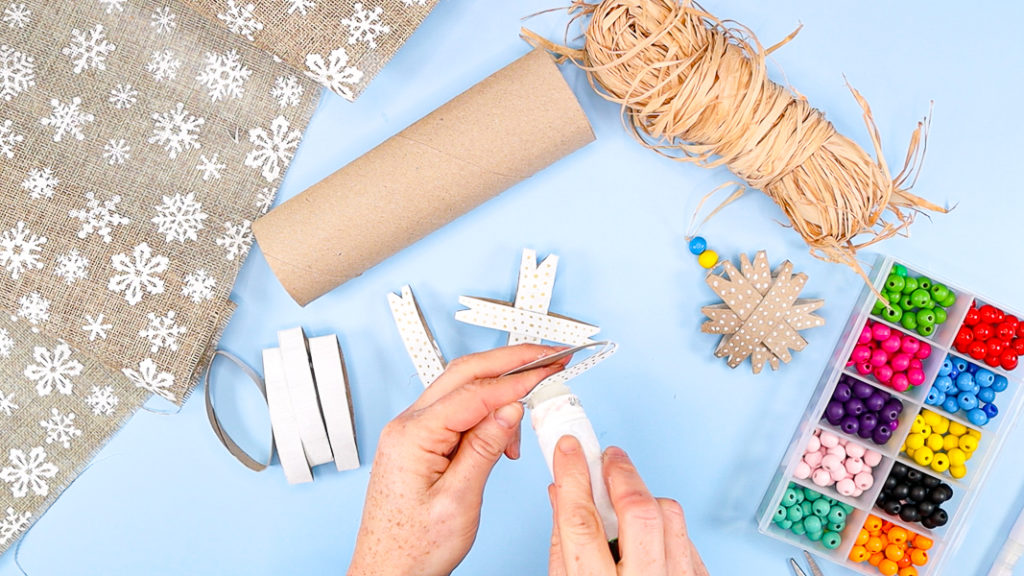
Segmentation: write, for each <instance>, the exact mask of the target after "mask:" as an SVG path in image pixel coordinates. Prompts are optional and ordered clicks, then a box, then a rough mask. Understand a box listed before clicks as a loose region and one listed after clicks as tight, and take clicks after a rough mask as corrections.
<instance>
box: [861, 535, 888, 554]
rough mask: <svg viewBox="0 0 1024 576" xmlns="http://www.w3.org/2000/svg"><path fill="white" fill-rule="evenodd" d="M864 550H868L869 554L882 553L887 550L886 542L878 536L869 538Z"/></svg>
mask: <svg viewBox="0 0 1024 576" xmlns="http://www.w3.org/2000/svg"><path fill="white" fill-rule="evenodd" d="M864 548H867V551H868V552H881V551H882V550H884V549H885V542H883V541H882V539H881V538H880V537H878V536H872V537H870V538H868V541H867V542H866V543H865V544H864Z"/></svg>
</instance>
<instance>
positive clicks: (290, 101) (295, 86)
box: [270, 76, 305, 108]
mask: <svg viewBox="0 0 1024 576" xmlns="http://www.w3.org/2000/svg"><path fill="white" fill-rule="evenodd" d="M304 91H305V89H304V88H303V87H302V85H301V84H299V79H298V78H296V77H295V76H278V77H277V79H276V80H274V87H273V88H271V89H270V95H271V96H272V97H273V98H274V99H276V100H277V105H278V106H280V107H281V108H285V107H288V106H297V105H298V104H299V101H300V99H301V98H302V93H303V92H304Z"/></svg>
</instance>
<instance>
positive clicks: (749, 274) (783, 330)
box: [700, 250, 825, 374]
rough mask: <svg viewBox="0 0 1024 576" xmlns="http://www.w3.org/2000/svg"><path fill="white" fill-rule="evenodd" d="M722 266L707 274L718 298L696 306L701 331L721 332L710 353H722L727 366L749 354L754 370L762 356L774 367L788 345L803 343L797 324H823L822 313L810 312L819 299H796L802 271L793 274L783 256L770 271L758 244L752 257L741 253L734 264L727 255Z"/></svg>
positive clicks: (761, 364)
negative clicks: (720, 270)
mask: <svg viewBox="0 0 1024 576" xmlns="http://www.w3.org/2000/svg"><path fill="white" fill-rule="evenodd" d="M722 267H723V269H724V271H723V273H722V274H721V275H718V274H708V276H707V283H708V286H710V287H711V289H712V290H714V292H715V294H718V296H719V297H720V298H721V299H722V303H720V304H714V305H711V306H705V307H703V308H702V309H701V311H702V312H703V313H704V315H706V316H707V317H708V318H709V320H707V321H706V322H704V324H703V325H702V326H701V328H700V329H701V332H704V333H705V334H721V335H722V340H721V341H720V342H719V343H718V347H717V348H715V357H716V358H725V357H728V359H727V360H726V363H727V364H728V365H729V367H730V368H735V367H737V366H739V365H740V364H741V363H742V362H743V361H744V360H746V359H747V358H748V357H749V358H750V363H751V365H752V367H753V370H754V374H758V373H760V372H761V369H762V368H764V365H765V362H767V363H768V364H769V365H770V366H771V367H772V370H778V369H779V366H780V364H779V361H780V360H781V361H782V362H787V363H788V362H789V361H790V360H791V359H792V354H791V353H790V350H791V349H792V350H796V351H800V350H803V349H804V348H805V347H806V346H807V340H804V338H803V336H801V335H800V330H804V329H806V328H813V327H816V326H824V325H825V319H824V318H822V317H820V316H817V315H815V314H814V311H815V310H817V309H818V308H821V307H822V306H823V305H824V304H825V301H824V300H820V299H813V300H809V299H797V296H799V295H800V291H801V290H803V288H804V285H805V284H807V275H806V274H803V273H800V274H793V264H792V263H791V262H789V261H788V260H787V261H785V262H783V263H782V265H780V266H779V267H778V268H776V269H775V271H774V272H773V271H772V269H771V266H770V265H769V264H768V255H767V254H766V253H765V252H764V250H762V251H760V252H758V253H757V255H756V256H754V262H753V263H751V262H750V259H749V258H748V257H747V255H746V254H741V255H740V269H739V270H737V269H736V266H734V265H733V264H732V262H729V261H724V262H722Z"/></svg>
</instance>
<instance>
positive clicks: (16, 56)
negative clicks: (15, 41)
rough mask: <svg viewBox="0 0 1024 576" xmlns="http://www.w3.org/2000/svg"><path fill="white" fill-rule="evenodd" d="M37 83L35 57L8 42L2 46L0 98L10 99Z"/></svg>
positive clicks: (0, 49)
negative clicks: (16, 48) (18, 49)
mask: <svg viewBox="0 0 1024 576" xmlns="http://www.w3.org/2000/svg"><path fill="white" fill-rule="evenodd" d="M35 85H36V72H35V59H34V58H32V57H31V56H28V55H26V54H22V53H21V52H18V51H17V50H15V49H14V48H11V47H10V46H8V45H6V44H4V45H2V46H0V98H3V99H4V100H6V101H10V100H11V99H12V98H14V97H15V96H17V95H18V94H19V93H21V92H24V91H25V90H28V89H29V88H31V87H33V86H35Z"/></svg>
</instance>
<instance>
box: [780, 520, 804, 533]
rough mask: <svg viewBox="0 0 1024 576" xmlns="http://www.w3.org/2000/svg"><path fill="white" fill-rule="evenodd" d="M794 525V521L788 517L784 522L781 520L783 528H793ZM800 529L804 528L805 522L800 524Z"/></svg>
mask: <svg viewBox="0 0 1024 576" xmlns="http://www.w3.org/2000/svg"><path fill="white" fill-rule="evenodd" d="M793 526H794V524H793V521H792V520H790V519H789V518H786V519H785V520H783V521H782V522H779V527H780V528H782V529H783V530H792V529H793ZM800 529H801V530H802V529H803V524H801V525H800ZM794 532H795V530H794Z"/></svg>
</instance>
